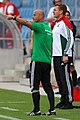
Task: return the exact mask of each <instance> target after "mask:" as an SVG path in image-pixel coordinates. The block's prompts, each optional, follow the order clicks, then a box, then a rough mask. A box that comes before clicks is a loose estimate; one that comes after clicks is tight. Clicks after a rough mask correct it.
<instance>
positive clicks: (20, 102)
mask: <svg viewBox="0 0 80 120" xmlns="http://www.w3.org/2000/svg"><path fill="white" fill-rule="evenodd" d="M0 103H1V104H2V103H11V104H12V103H13V104H14V103H15V104H23V103H27V101H19V102H0Z"/></svg>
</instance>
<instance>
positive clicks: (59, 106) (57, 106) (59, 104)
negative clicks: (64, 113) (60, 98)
mask: <svg viewBox="0 0 80 120" xmlns="http://www.w3.org/2000/svg"><path fill="white" fill-rule="evenodd" d="M63 106H64V104H63V103H62V102H60V103H58V104H57V105H56V107H55V108H61V107H63Z"/></svg>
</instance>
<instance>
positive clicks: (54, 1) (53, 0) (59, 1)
mask: <svg viewBox="0 0 80 120" xmlns="http://www.w3.org/2000/svg"><path fill="white" fill-rule="evenodd" d="M61 1H62V0H59V2H61ZM55 3H56V2H55V0H53V5H55Z"/></svg>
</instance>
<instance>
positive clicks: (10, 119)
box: [0, 115, 21, 120]
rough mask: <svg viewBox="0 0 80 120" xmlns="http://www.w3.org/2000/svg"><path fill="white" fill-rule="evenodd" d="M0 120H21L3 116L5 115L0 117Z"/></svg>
mask: <svg viewBox="0 0 80 120" xmlns="http://www.w3.org/2000/svg"><path fill="white" fill-rule="evenodd" d="M0 118H6V119H8V120H21V119H18V118H13V117H8V116H5V115H0Z"/></svg>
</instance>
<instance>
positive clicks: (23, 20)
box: [7, 15, 32, 29]
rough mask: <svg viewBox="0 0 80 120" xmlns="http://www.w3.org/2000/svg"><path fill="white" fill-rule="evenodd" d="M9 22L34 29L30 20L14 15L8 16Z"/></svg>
mask: <svg viewBox="0 0 80 120" xmlns="http://www.w3.org/2000/svg"><path fill="white" fill-rule="evenodd" d="M7 18H8V20H15V21H17V22H18V23H20V24H21V25H25V26H27V27H28V28H30V29H31V28H32V23H31V22H30V21H29V20H26V19H23V18H20V17H17V16H12V15H7Z"/></svg>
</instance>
